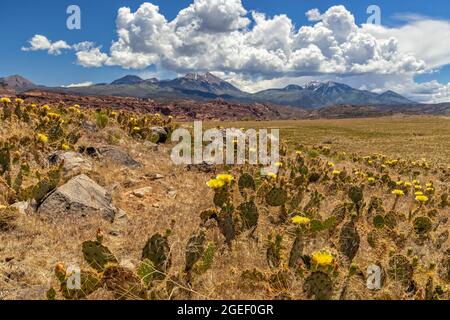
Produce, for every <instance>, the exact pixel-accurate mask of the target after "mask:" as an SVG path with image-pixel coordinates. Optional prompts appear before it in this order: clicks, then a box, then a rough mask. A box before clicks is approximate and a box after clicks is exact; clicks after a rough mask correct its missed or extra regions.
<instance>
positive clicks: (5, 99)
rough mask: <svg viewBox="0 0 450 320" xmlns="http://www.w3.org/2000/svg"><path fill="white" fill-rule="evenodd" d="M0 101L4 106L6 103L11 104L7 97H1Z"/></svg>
mask: <svg viewBox="0 0 450 320" xmlns="http://www.w3.org/2000/svg"><path fill="white" fill-rule="evenodd" d="M0 101H1V102H2V103H4V104H7V103H10V102H11V99H10V98H8V97H3V98H1V99H0Z"/></svg>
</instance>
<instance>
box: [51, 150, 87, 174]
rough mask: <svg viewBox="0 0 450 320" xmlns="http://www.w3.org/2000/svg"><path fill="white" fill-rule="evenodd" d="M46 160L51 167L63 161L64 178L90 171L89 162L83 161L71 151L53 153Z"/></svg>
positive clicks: (79, 155)
mask: <svg viewBox="0 0 450 320" xmlns="http://www.w3.org/2000/svg"><path fill="white" fill-rule="evenodd" d="M48 159H49V162H50V163H51V164H53V165H56V164H58V163H60V162H61V161H64V165H63V169H64V175H65V176H68V175H73V174H80V173H82V172H85V171H91V170H92V164H91V162H90V161H89V160H87V159H85V158H84V157H83V156H82V155H81V154H79V153H77V152H73V151H67V152H63V153H54V154H52V155H50V157H49V158H48Z"/></svg>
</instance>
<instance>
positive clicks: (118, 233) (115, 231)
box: [109, 230, 120, 237]
mask: <svg viewBox="0 0 450 320" xmlns="http://www.w3.org/2000/svg"><path fill="white" fill-rule="evenodd" d="M109 234H110V235H112V236H113V237H118V236H120V231H119V230H111V231H110V232H109Z"/></svg>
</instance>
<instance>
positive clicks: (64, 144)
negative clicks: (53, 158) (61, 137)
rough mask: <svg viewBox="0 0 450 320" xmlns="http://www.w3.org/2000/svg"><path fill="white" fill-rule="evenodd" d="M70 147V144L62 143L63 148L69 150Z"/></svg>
mask: <svg viewBox="0 0 450 320" xmlns="http://www.w3.org/2000/svg"><path fill="white" fill-rule="evenodd" d="M69 149H70V146H69V145H68V144H67V143H63V144H62V145H61V150H64V151H67V150H69Z"/></svg>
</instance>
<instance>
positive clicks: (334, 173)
mask: <svg viewBox="0 0 450 320" xmlns="http://www.w3.org/2000/svg"><path fill="white" fill-rule="evenodd" d="M340 174H341V172H340V171H339V170H333V175H334V176H338V175H340Z"/></svg>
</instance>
